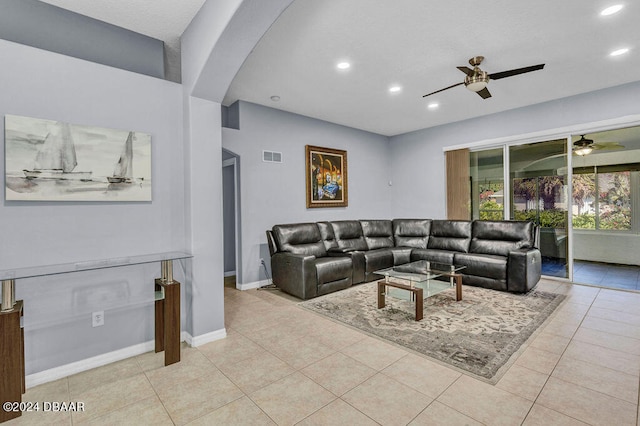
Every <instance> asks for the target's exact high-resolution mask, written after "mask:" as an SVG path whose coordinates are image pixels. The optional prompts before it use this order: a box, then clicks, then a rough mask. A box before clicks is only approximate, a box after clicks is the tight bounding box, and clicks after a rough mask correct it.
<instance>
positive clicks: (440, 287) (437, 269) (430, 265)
mask: <svg viewBox="0 0 640 426" xmlns="http://www.w3.org/2000/svg"><path fill="white" fill-rule="evenodd" d="M464 268H465V267H464V266H462V265H450V264H445V263H437V262H430V261H427V260H416V261H415V262H411V263H405V264H404V265H398V266H394V267H392V268H385V269H381V270H378V271H375V272H374V273H375V274H378V275H382V277H384V279H385V281H389V280H392V281H393V282H397V283H401V284H405V285H408V286H410V287H420V288H422V290H423V298H424V299H426V298H428V297H431V296H434V295H436V294H438V293H441V292H443V291H444V290H447V289H450V288H451V286H452V283H451V282H449V281H439V280H435V278H438V277H441V276H450V275H451V274H455V273H457V272H458V271H460V270H462V269H464ZM386 294H387V296H392V297H395V298H397V299H404V300H412V293H411V292H408V291H406V290H402V289H398V288H393V287H387V289H386Z"/></svg>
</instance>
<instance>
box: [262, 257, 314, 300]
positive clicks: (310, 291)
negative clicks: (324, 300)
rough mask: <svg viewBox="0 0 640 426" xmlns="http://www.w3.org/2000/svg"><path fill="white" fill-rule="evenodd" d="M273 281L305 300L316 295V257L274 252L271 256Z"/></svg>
mask: <svg viewBox="0 0 640 426" xmlns="http://www.w3.org/2000/svg"><path fill="white" fill-rule="evenodd" d="M271 273H272V274H273V283H274V284H275V285H276V286H278V287H279V288H280V289H282V290H284V291H286V292H287V293H289V294H293V295H294V296H296V297H299V298H300V299H303V300H306V299H311V298H313V297H316V296H317V288H318V280H317V276H316V257H315V256H311V255H302V254H291V253H286V252H280V253H276V254H274V255H273V256H271Z"/></svg>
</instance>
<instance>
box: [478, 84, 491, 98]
mask: <svg viewBox="0 0 640 426" xmlns="http://www.w3.org/2000/svg"><path fill="white" fill-rule="evenodd" d="M476 93H477V94H478V95H480V97H481V98H482V99H487V98H490V97H491V93H489V89H487V88H486V87H485V88H484V89H482V90H480V91H479V92H476Z"/></svg>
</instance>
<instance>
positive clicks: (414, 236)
mask: <svg viewBox="0 0 640 426" xmlns="http://www.w3.org/2000/svg"><path fill="white" fill-rule="evenodd" d="M430 231H431V219H393V239H394V240H395V243H396V247H413V248H420V249H426V248H427V243H428V242H429V233H430Z"/></svg>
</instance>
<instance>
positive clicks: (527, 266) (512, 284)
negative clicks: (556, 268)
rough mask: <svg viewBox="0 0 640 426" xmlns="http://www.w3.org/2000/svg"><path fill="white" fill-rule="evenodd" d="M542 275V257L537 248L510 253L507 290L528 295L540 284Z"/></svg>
mask: <svg viewBox="0 0 640 426" xmlns="http://www.w3.org/2000/svg"><path fill="white" fill-rule="evenodd" d="M541 275H542V256H541V255H540V250H538V249H537V248H530V249H519V250H513V251H510V252H509V258H508V260H507V290H508V291H513V292H517V293H526V292H527V291H529V290H531V289H532V288H533V287H535V286H536V284H538V281H540V276H541Z"/></svg>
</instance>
